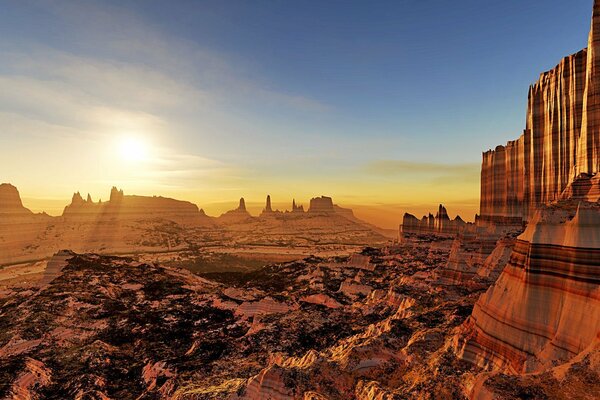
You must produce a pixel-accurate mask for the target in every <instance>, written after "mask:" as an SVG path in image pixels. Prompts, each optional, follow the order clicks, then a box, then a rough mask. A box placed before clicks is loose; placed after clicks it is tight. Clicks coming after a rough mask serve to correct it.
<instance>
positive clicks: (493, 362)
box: [457, 202, 600, 373]
mask: <svg viewBox="0 0 600 400" xmlns="http://www.w3.org/2000/svg"><path fill="white" fill-rule="evenodd" d="M598 227H600V205H599V204H598V203H580V204H579V206H577V204H576V203H575V202H559V203H557V204H554V205H551V206H545V207H542V208H541V209H540V210H538V212H537V213H536V215H535V216H534V218H533V219H532V220H531V221H530V223H529V225H528V227H527V229H526V230H525V232H523V234H521V235H520V236H519V237H518V238H517V241H516V244H515V247H514V250H513V252H512V254H511V256H510V261H509V262H508V265H507V266H506V267H505V268H504V270H503V272H502V274H501V275H500V277H499V278H498V280H497V282H496V283H495V284H494V285H493V286H492V287H490V289H489V290H488V291H487V292H486V293H485V294H484V295H483V296H482V297H481V298H480V299H479V300H478V301H477V303H476V304H475V307H474V309H473V314H472V315H471V317H470V318H469V320H468V321H467V322H466V324H465V325H464V326H463V329H464V331H463V335H462V336H461V337H460V339H459V340H458V342H457V349H458V351H459V354H460V355H461V356H462V357H463V358H464V359H465V360H468V361H471V362H473V363H475V364H478V365H479V366H481V367H484V368H487V369H492V370H505V371H509V372H514V373H524V372H535V371H540V370H543V369H545V368H548V367H551V366H552V365H553V363H556V362H564V361H566V360H569V359H571V358H572V357H574V356H576V355H577V354H579V353H580V352H582V351H583V350H584V349H585V348H586V347H588V346H589V345H590V344H592V342H593V341H594V340H595V339H596V338H597V335H598V332H600V296H599V294H598V288H599V284H600V275H599V274H598V271H600V229H599V228H598Z"/></svg>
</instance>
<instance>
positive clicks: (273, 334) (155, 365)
mask: <svg viewBox="0 0 600 400" xmlns="http://www.w3.org/2000/svg"><path fill="white" fill-rule="evenodd" d="M451 245H452V240H449V239H443V238H437V239H433V238H431V239H430V240H425V241H411V242H406V243H403V244H396V245H390V246H386V247H381V248H364V249H363V250H362V251H361V252H360V254H355V255H352V256H348V255H346V256H340V255H337V256H325V255H321V256H319V257H316V256H308V257H301V258H300V259H298V260H295V261H288V260H285V257H287V255H283V256H282V257H283V258H282V259H281V260H279V261H278V262H271V263H269V264H268V265H265V266H260V264H261V262H263V261H264V260H260V259H254V261H252V262H248V258H244V259H242V260H245V261H244V262H241V263H240V258H239V256H238V255H235V254H233V255H232V254H222V255H219V256H212V257H210V259H203V258H202V257H200V258H198V257H195V258H193V260H194V262H193V263H189V259H186V260H181V259H179V260H177V259H176V258H175V259H171V260H172V261H171V262H167V260H164V262H150V261H148V260H147V259H145V257H144V256H137V257H114V256H101V255H95V254H75V253H70V252H63V253H62V254H61V255H59V256H57V257H55V259H53V260H51V261H50V264H51V266H52V267H48V268H45V269H44V267H43V266H41V265H37V267H36V266H35V265H33V266H29V267H27V268H29V271H30V273H29V274H27V276H29V277H30V278H32V279H20V280H19V279H14V277H12V276H11V275H10V270H2V272H3V274H4V275H6V276H8V277H9V279H8V280H4V281H2V282H3V286H1V287H0V382H2V384H1V385H0V397H1V398H5V397H8V398H48V399H63V398H77V399H162V398H171V399H240V398H249V399H268V398H272V399H277V398H279V399H292V398H297V399H352V398H356V399H440V398H446V399H460V398H465V397H466V396H467V395H468V394H469V391H472V390H473V388H476V389H477V387H478V385H479V386H481V388H479V389H477V390H479V391H480V392H482V393H483V392H485V393H487V394H489V395H490V396H492V397H489V398H498V399H522V398H529V399H570V398H598V397H600V377H599V375H598V372H599V371H600V368H599V367H598V365H599V364H600V355H599V354H598V352H595V351H592V352H588V353H586V355H585V356H582V357H581V358H580V359H578V360H573V361H572V362H571V363H570V364H568V365H567V364H565V365H562V366H561V368H562V369H561V371H560V374H559V373H557V372H556V371H550V372H546V373H543V374H530V375H504V374H500V373H494V374H489V373H486V372H484V371H482V370H481V369H479V368H478V367H475V366H473V365H472V364H469V363H467V362H465V361H462V360H461V359H459V358H458V357H457V356H456V352H455V350H454V348H455V347H454V343H455V336H456V334H457V331H458V330H459V329H460V326H461V324H463V322H464V321H465V320H466V319H467V317H469V315H470V314H471V311H472V308H473V305H474V304H475V302H476V301H477V299H478V297H479V296H480V295H481V294H482V293H483V292H484V291H485V290H486V289H487V284H486V283H485V282H479V283H478V284H477V285H452V284H442V283H441V282H442V281H440V280H439V279H438V276H437V273H436V269H439V268H440V267H443V266H445V265H446V263H447V261H448V256H449V253H450V249H451ZM251 259H252V258H250V260H251ZM173 260H174V261H173ZM186 262H188V263H187V264H186ZM219 262H223V263H225V264H227V265H228V268H224V269H219V268H216V267H215V266H216V265H218V264H219ZM253 262H254V264H252V263H253ZM238 264H239V265H238ZM185 265H187V266H188V268H187V269H186V268H181V267H182V266H185ZM232 265H233V266H235V265H238V267H235V268H231V267H232ZM240 265H243V266H242V267H240ZM57 266H58V268H57ZM23 268H25V267H23ZM36 278H37V279H36ZM482 377H485V379H482Z"/></svg>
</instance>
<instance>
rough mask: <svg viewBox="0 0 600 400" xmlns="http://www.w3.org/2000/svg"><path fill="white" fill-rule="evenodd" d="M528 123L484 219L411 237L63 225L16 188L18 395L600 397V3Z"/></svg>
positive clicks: (338, 210) (346, 228) (12, 215)
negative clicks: (581, 45) (33, 207)
mask: <svg viewBox="0 0 600 400" xmlns="http://www.w3.org/2000/svg"><path fill="white" fill-rule="evenodd" d="M527 105H528V106H527V114H526V121H525V123H524V125H525V129H524V131H523V132H522V134H521V135H520V136H518V133H517V132H515V135H514V136H515V138H516V137H517V136H518V138H516V139H515V140H513V141H509V142H508V143H506V144H505V145H498V146H497V147H495V148H494V149H493V150H488V151H485V152H484V153H483V156H482V164H481V171H480V188H481V191H480V199H479V201H480V212H479V214H478V215H476V216H475V217H474V218H470V216H464V215H463V218H461V217H460V216H456V217H454V218H451V217H450V216H449V213H448V211H451V212H452V210H451V209H450V210H447V209H446V207H445V206H444V205H443V204H440V205H439V207H438V208H437V210H432V212H431V213H430V214H428V215H425V216H422V217H421V216H414V215H412V214H409V213H406V214H405V215H404V218H403V219H402V221H398V225H399V227H398V230H389V229H383V228H380V227H377V226H375V225H373V224H372V223H369V222H366V221H363V220H361V219H359V218H357V217H356V216H355V214H354V213H353V211H352V210H351V209H350V208H345V207H344V204H343V203H340V205H338V204H336V203H335V202H334V199H332V197H328V196H326V195H319V196H318V197H314V198H312V199H311V200H310V203H309V204H304V205H301V204H297V202H296V201H295V200H293V199H290V200H291V201H290V207H289V209H287V210H276V209H274V207H273V206H272V203H271V196H269V195H267V194H265V196H266V199H265V204H264V208H263V210H262V212H261V213H260V214H259V215H251V214H250V213H249V212H248V211H247V209H246V204H245V201H244V198H241V199H240V200H239V206H238V207H237V208H236V209H233V210H230V211H227V212H225V213H223V214H222V215H220V216H218V217H213V216H209V215H207V214H206V213H205V212H204V210H203V209H202V208H199V206H197V205H196V204H193V203H192V202H188V201H183V200H176V199H172V198H168V197H161V196H138V195H133V194H130V193H124V191H123V190H121V189H119V188H117V187H113V188H112V189H111V191H110V195H109V197H108V200H105V201H100V200H98V201H94V199H92V197H91V196H90V195H87V196H85V195H83V196H82V194H80V193H79V192H76V193H75V194H73V197H72V199H71V201H70V203H69V204H65V207H64V211H63V212H62V215H60V216H50V215H48V214H46V213H34V212H32V211H30V210H29V209H28V208H26V207H25V206H24V205H23V201H22V199H21V195H20V193H19V189H20V188H17V187H16V186H13V184H11V183H3V184H1V185H0V398H9V399H66V398H69V399H70V398H73V399H81V400H83V399H103V400H105V399H177V400H184V399H189V400H192V399H231V400H233V399H273V400H275V399H281V400H285V399H301V400H336V399H357V400H392V399H394V400H395V399H486V400H492V399H498V400H501V399H565V400H566V399H598V398H600V1H594V6H593V10H592V23H591V29H590V32H589V39H588V45H587V48H585V49H583V50H581V51H578V52H576V53H574V54H572V55H569V56H567V57H565V58H563V59H562V60H560V61H559V63H558V65H557V66H556V67H555V68H553V69H551V70H549V71H546V72H544V73H542V74H541V75H540V77H539V80H538V81H537V82H535V83H534V84H532V85H531V86H530V88H529V94H528V101H527ZM74 189H75V190H76V188H74ZM448 208H450V207H448ZM452 215H454V214H452ZM469 221H471V222H469Z"/></svg>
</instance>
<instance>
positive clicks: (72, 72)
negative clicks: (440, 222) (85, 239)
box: [0, 0, 592, 228]
mask: <svg viewBox="0 0 600 400" xmlns="http://www.w3.org/2000/svg"><path fill="white" fill-rule="evenodd" d="M591 9H592V0H570V1H568V2H566V1H564V0H560V1H559V0H543V1H542V0H528V1H522V0H502V1H496V0H486V1H482V0H465V1H458V0H457V1H452V2H449V1H446V0H429V1H422V0H397V1H377V2H371V1H349V0H344V1H294V2H291V1H276V0H272V1H241V0H240V1H234V0H215V1H191V0H190V1H168V2H167V1H153V0H144V1H142V0H139V1H127V0H125V1H123V0H121V1H86V0H82V1H60V0H58V1H30V0H18V1H17V0H14V1H6V2H2V4H1V5H0V181H1V182H10V183H12V184H14V185H15V186H17V187H18V188H19V191H20V192H21V196H22V198H23V201H24V204H25V206H27V207H29V208H31V209H32V210H34V211H42V210H44V211H47V212H49V213H50V214H54V215H56V214H60V213H61V211H62V208H63V207H64V206H65V205H66V204H67V203H68V201H69V200H70V198H71V196H72V193H73V192H75V191H80V192H82V193H84V194H87V193H90V194H91V195H92V198H94V199H95V200H97V199H99V198H103V199H107V198H108V195H109V191H110V188H111V187H112V186H113V185H115V186H118V187H120V188H123V189H124V191H125V193H126V194H127V193H129V194H140V195H163V196H168V197H175V198H178V199H184V200H189V201H192V202H194V203H196V204H198V206H199V207H201V208H203V209H204V210H205V211H206V212H207V213H208V214H209V215H219V214H220V213H221V212H224V211H225V210H227V209H231V208H233V207H235V205H236V203H237V201H238V199H239V198H240V197H242V196H243V197H245V198H246V201H247V203H248V204H249V206H250V210H251V211H254V212H258V211H259V209H260V208H261V207H262V205H263V204H264V198H265V197H266V195H267V194H271V197H272V198H273V204H274V206H275V207H278V208H281V209H284V208H286V207H287V208H290V205H291V200H292V198H295V199H296V200H297V201H298V202H299V203H304V204H306V203H308V200H309V199H310V198H311V197H314V196H319V195H329V196H332V197H333V198H334V201H335V202H336V203H338V204H340V205H342V206H345V207H351V208H353V209H354V210H355V213H356V214H357V215H358V216H359V217H363V218H365V219H367V220H369V221H371V222H374V223H377V224H378V225H380V226H384V227H389V228H392V227H396V226H397V225H398V223H400V221H401V217H402V214H403V213H404V212H405V211H407V212H412V213H415V214H417V215H419V216H420V215H422V214H423V213H425V212H426V211H428V210H431V211H434V210H435V209H437V204H438V203H444V204H445V205H446V206H447V208H448V211H449V213H450V215H451V216H454V215H456V214H461V216H462V217H463V218H464V219H466V220H472V219H473V217H474V214H475V213H476V212H477V211H478V208H479V169H480V163H481V153H482V151H485V150H487V149H489V148H493V147H495V146H496V145H498V144H503V143H505V142H506V141H507V140H511V139H516V138H517V137H518V136H519V135H520V134H521V132H522V130H523V128H524V125H525V112H526V101H527V90H528V87H529V85H530V84H531V83H533V82H535V80H537V78H538V76H539V74H540V73H541V72H543V71H545V70H548V69H550V68H553V67H554V66H555V65H556V64H557V63H558V62H559V61H560V59H561V58H562V57H564V56H566V55H568V54H571V53H574V52H576V51H578V50H580V49H582V48H584V47H585V46H586V42H587V33H588V31H589V21H590V17H591Z"/></svg>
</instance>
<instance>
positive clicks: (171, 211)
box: [63, 187, 209, 224]
mask: <svg viewBox="0 0 600 400" xmlns="http://www.w3.org/2000/svg"><path fill="white" fill-rule="evenodd" d="M63 217H64V218H65V219H66V220H82V221H85V220H98V219H100V220H115V221H124V220H142V219H151V218H154V219H156V218H161V219H165V220H169V221H174V222H178V223H181V224H205V223H208V222H209V221H208V217H207V216H206V215H205V214H204V212H200V210H198V206H196V205H195V204H192V203H190V202H187V201H181V200H175V199H170V198H166V197H162V196H152V197H150V196H135V195H128V196H125V194H124V193H123V190H122V189H121V190H118V189H117V188H116V187H113V188H112V189H111V191H110V201H108V202H104V203H102V202H97V203H95V202H93V201H92V198H91V196H90V195H89V194H88V196H87V200H84V199H83V197H82V196H81V194H80V193H79V192H76V193H74V194H73V198H72V200H71V204H69V205H68V206H66V207H65V209H64V211H63Z"/></svg>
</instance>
